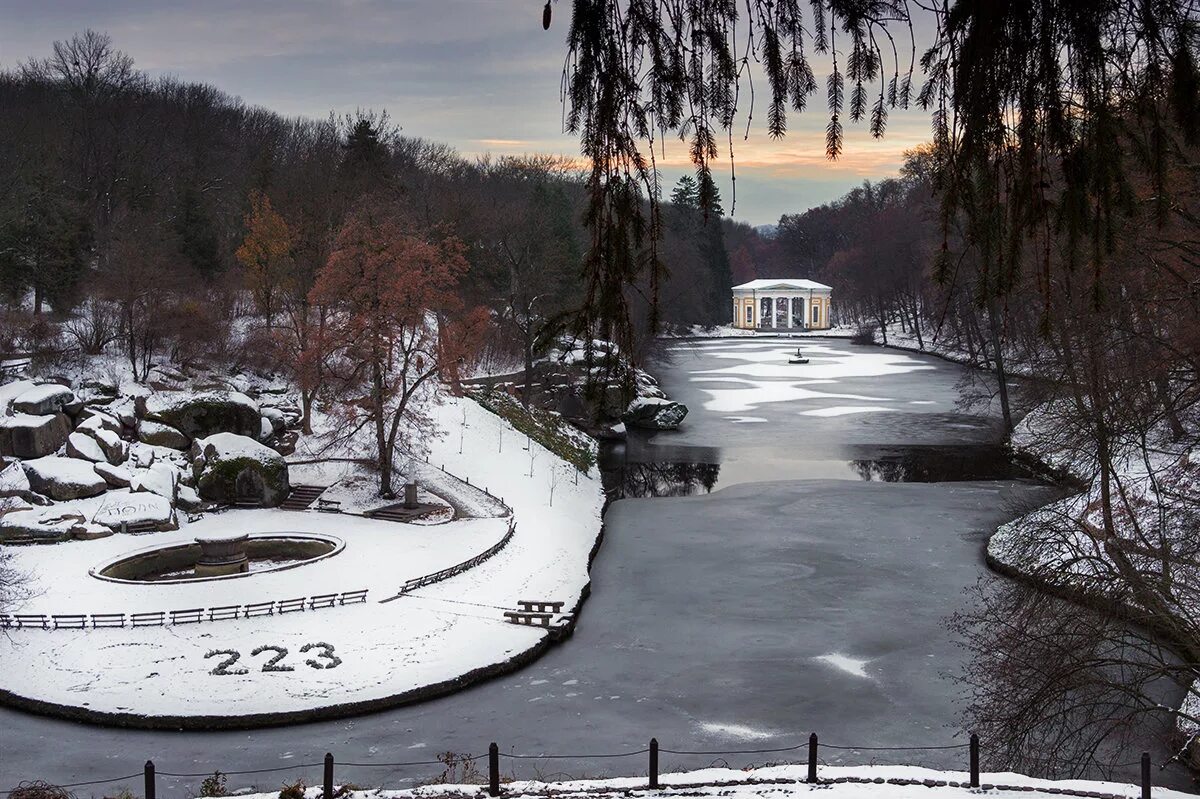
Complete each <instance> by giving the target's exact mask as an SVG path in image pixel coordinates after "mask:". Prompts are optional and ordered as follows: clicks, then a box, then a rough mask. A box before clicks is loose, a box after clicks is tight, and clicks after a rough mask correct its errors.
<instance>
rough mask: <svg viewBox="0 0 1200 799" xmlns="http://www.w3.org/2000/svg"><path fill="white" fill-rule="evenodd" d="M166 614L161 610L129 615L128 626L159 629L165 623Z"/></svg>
mask: <svg viewBox="0 0 1200 799" xmlns="http://www.w3.org/2000/svg"><path fill="white" fill-rule="evenodd" d="M166 616H167V614H165V613H163V612H162V611H161V610H159V611H154V612H152V613H130V614H129V625H130V626H131V627H161V626H163V624H164V622H165V621H166Z"/></svg>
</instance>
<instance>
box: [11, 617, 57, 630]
mask: <svg viewBox="0 0 1200 799" xmlns="http://www.w3.org/2000/svg"><path fill="white" fill-rule="evenodd" d="M12 620H13V622H14V624H13V626H15V627H17V628H19V629H24V628H26V627H40V628H42V629H43V630H48V629H50V620H49V619H47V618H46V616H45V614H43V613H14V614H13V615H12Z"/></svg>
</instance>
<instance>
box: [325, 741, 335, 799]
mask: <svg viewBox="0 0 1200 799" xmlns="http://www.w3.org/2000/svg"><path fill="white" fill-rule="evenodd" d="M324 785H325V793H324V794H323V795H324V797H325V799H333V754H332V753H330V752H326V753H325V783H324Z"/></svg>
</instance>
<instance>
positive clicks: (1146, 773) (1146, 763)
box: [1142, 752, 1150, 799]
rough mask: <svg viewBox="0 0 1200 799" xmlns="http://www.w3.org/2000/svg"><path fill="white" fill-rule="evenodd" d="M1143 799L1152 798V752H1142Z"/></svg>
mask: <svg viewBox="0 0 1200 799" xmlns="http://www.w3.org/2000/svg"><path fill="white" fill-rule="evenodd" d="M1142 799H1150V753H1149V752H1142Z"/></svg>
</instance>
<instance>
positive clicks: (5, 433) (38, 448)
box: [0, 413, 71, 458]
mask: <svg viewBox="0 0 1200 799" xmlns="http://www.w3.org/2000/svg"><path fill="white" fill-rule="evenodd" d="M70 432H71V420H70V418H69V417H68V416H67V415H66V414H65V413H56V414H52V415H49V416H34V415H32V414H28V413H18V414H14V415H13V416H0V455H14V456H16V457H18V458H40V457H42V456H44V455H49V454H50V453H52V452H55V451H56V450H58V448H59V447H61V446H62V445H63V444H64V443H65V442H66V440H67V436H68V435H69V434H70Z"/></svg>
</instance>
